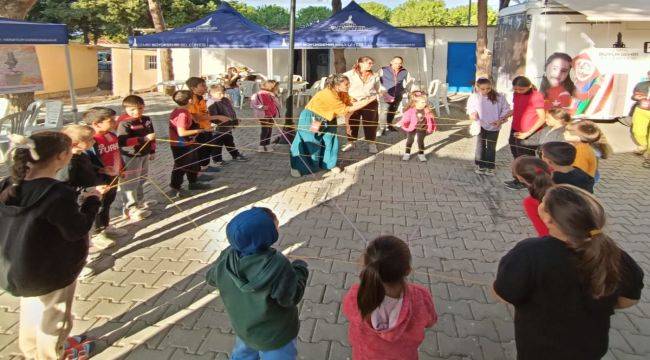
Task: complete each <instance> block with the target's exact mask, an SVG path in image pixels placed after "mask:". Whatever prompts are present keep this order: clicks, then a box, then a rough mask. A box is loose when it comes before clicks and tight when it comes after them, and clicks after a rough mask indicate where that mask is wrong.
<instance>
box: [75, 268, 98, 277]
mask: <svg viewBox="0 0 650 360" xmlns="http://www.w3.org/2000/svg"><path fill="white" fill-rule="evenodd" d="M94 274H95V269H93V268H91V267H90V266H84V267H83V269H81V272H80V273H79V276H78V277H77V278H79V279H87V278H89V277H91V276H93V275H94Z"/></svg>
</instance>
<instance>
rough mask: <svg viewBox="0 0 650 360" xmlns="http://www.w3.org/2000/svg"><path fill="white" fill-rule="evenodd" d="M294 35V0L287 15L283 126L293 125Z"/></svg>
mask: <svg viewBox="0 0 650 360" xmlns="http://www.w3.org/2000/svg"><path fill="white" fill-rule="evenodd" d="M295 33H296V0H291V11H290V15H289V71H288V75H289V76H288V77H287V84H288V86H287V91H288V93H287V111H286V117H287V118H286V119H285V121H284V124H285V125H293V67H294V66H295V61H294V56H293V50H294V45H295V44H294V42H295V38H294V36H295Z"/></svg>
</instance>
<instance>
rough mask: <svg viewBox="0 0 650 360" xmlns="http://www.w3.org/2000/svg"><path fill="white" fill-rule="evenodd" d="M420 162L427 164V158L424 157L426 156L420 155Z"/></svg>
mask: <svg viewBox="0 0 650 360" xmlns="http://www.w3.org/2000/svg"><path fill="white" fill-rule="evenodd" d="M418 160H420V162H425V161H427V157H426V156H424V154H418Z"/></svg>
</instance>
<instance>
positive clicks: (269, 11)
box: [251, 5, 289, 30]
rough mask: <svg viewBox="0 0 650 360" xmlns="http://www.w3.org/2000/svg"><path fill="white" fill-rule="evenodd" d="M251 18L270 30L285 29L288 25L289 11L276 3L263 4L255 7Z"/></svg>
mask: <svg viewBox="0 0 650 360" xmlns="http://www.w3.org/2000/svg"><path fill="white" fill-rule="evenodd" d="M251 20H253V21H254V22H256V23H258V24H260V25H262V26H264V27H267V28H269V29H271V30H275V29H286V28H288V27H289V11H288V10H287V9H286V8H283V7H282V6H278V5H264V6H260V7H258V8H257V9H255V12H254V13H253V17H252V18H251Z"/></svg>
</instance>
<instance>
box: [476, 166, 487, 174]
mask: <svg viewBox="0 0 650 360" xmlns="http://www.w3.org/2000/svg"><path fill="white" fill-rule="evenodd" d="M485 170H486V169H484V168H482V167H480V166H477V167H476V169H474V173H475V174H478V175H485Z"/></svg>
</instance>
